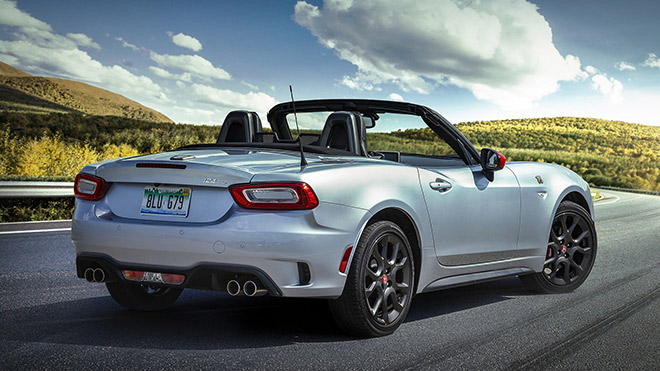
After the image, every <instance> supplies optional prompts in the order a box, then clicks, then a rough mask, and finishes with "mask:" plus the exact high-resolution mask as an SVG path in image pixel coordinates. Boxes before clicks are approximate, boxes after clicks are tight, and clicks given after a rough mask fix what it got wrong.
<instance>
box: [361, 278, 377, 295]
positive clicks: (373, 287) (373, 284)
mask: <svg viewBox="0 0 660 371" xmlns="http://www.w3.org/2000/svg"><path fill="white" fill-rule="evenodd" d="M376 287H378V282H377V281H373V282H371V285H369V287H367V288H366V289H365V290H364V293H365V294H366V295H367V298H368V297H370V296H371V294H373V293H374V290H376Z"/></svg>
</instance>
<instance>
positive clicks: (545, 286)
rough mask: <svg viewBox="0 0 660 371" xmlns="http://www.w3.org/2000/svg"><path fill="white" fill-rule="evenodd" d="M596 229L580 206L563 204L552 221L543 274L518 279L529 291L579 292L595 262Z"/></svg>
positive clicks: (568, 202)
mask: <svg viewBox="0 0 660 371" xmlns="http://www.w3.org/2000/svg"><path fill="white" fill-rule="evenodd" d="M596 246H597V241H596V228H595V226H594V222H593V220H592V219H591V217H590V216H589V213H587V211H586V210H585V209H584V208H583V207H582V206H580V205H578V204H576V203H574V202H571V201H563V202H562V203H561V204H559V208H558V209H557V213H556V215H555V217H554V219H553V221H552V228H551V229H550V236H549V237H548V248H547V250H546V258H545V262H544V264H543V271H542V272H539V273H534V274H529V275H525V276H521V277H520V279H521V280H522V281H523V282H525V283H526V284H527V285H528V286H529V287H530V288H532V289H534V290H536V291H540V292H543V293H565V292H570V291H573V290H575V289H576V288H578V287H579V286H580V285H581V284H582V283H583V282H584V280H585V279H587V276H588V275H589V272H591V268H592V267H593V265H594V260H595V259H596Z"/></svg>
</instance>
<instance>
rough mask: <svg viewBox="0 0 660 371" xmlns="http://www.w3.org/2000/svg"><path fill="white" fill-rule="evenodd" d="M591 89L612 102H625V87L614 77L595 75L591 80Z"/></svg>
mask: <svg viewBox="0 0 660 371" xmlns="http://www.w3.org/2000/svg"><path fill="white" fill-rule="evenodd" d="M591 81H592V84H591V87H592V88H593V89H594V90H596V91H598V92H600V93H602V94H603V95H604V96H605V97H606V98H607V99H608V100H609V101H610V102H612V103H620V102H622V101H623V94H622V93H623V85H622V84H621V82H619V81H618V80H616V79H615V78H613V77H610V78H607V76H606V75H601V74H598V75H594V76H593V77H592V78H591Z"/></svg>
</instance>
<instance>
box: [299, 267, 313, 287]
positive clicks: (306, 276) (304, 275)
mask: <svg viewBox="0 0 660 371" xmlns="http://www.w3.org/2000/svg"><path fill="white" fill-rule="evenodd" d="M298 277H300V284H301V285H307V284H309V282H310V281H311V280H312V273H311V272H310V271H309V265H307V263H302V262H298Z"/></svg>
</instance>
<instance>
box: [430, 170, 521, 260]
mask: <svg viewBox="0 0 660 371" xmlns="http://www.w3.org/2000/svg"><path fill="white" fill-rule="evenodd" d="M419 180H420V184H421V187H422V190H423V193H424V197H425V199H426V204H427V208H428V212H429V217H430V220H431V227H432V230H433V239H434V243H435V250H436V255H437V258H438V261H439V262H440V264H442V265H447V266H457V265H469V264H478V263H485V262H492V261H498V260H505V259H509V258H512V257H513V256H514V254H515V251H516V247H517V243H518V234H519V227H520V185H519V183H518V180H517V178H516V176H515V175H514V173H513V172H512V171H511V170H510V169H508V168H506V167H505V168H504V169H502V170H500V171H497V172H495V173H494V180H493V181H489V180H488V179H486V177H485V176H484V174H483V171H482V168H481V166H479V165H474V166H467V165H466V166H450V167H424V168H419Z"/></svg>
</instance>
